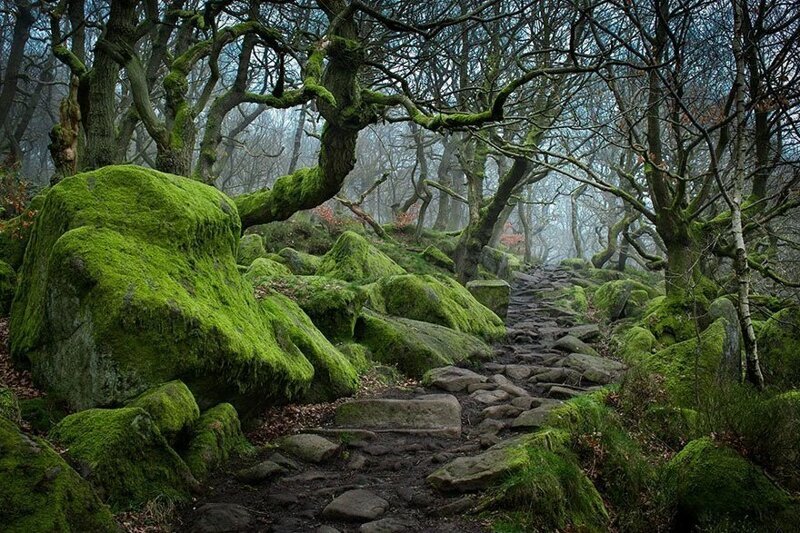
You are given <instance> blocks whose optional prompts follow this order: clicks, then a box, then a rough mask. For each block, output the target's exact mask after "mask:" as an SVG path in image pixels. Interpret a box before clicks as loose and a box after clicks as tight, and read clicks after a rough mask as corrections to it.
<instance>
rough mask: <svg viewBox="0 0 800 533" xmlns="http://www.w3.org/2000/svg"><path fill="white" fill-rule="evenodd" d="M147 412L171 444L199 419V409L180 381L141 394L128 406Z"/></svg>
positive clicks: (190, 393) (189, 392)
mask: <svg viewBox="0 0 800 533" xmlns="http://www.w3.org/2000/svg"><path fill="white" fill-rule="evenodd" d="M128 407H138V408H140V409H143V410H145V411H147V414H149V415H150V418H152V419H153V422H154V423H155V425H156V427H157V428H158V430H159V431H160V432H161V434H162V435H163V436H164V437H165V438H166V439H167V440H168V441H169V442H171V443H174V442H175V441H176V439H177V438H178V437H180V436H181V435H185V434H186V433H187V432H188V431H189V430H190V429H191V427H192V425H193V424H194V423H195V422H196V421H197V419H198V418H200V408H199V407H197V402H195V400H194V396H192V392H191V391H190V390H189V389H188V387H186V385H184V384H183V382H182V381H177V380H176V381H170V382H169V383H165V384H163V385H160V386H158V387H155V388H154V389H150V390H149V391H147V392H145V393H143V394H141V395H140V396H139V397H138V398H136V399H134V400H133V401H132V402H130V403H129V404H128Z"/></svg>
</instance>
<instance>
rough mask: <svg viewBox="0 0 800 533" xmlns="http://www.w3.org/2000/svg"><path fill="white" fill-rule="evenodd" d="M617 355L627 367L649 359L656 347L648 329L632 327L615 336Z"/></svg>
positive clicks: (653, 337) (654, 339)
mask: <svg viewBox="0 0 800 533" xmlns="http://www.w3.org/2000/svg"><path fill="white" fill-rule="evenodd" d="M613 341H614V343H615V344H616V348H617V355H619V356H620V357H621V358H622V360H623V361H625V362H626V363H628V364H629V365H632V364H635V363H638V362H640V361H642V360H643V359H647V358H649V356H650V355H651V354H652V353H653V348H654V347H655V346H656V338H655V336H654V335H653V334H652V333H650V330H649V329H645V328H643V327H641V326H633V327H632V328H630V329H628V330H626V331H625V332H623V333H621V334H618V335H615V336H614V337H613Z"/></svg>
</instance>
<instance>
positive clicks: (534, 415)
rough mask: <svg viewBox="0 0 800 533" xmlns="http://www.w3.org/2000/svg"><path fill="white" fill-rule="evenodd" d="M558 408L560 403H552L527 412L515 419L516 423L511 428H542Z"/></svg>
mask: <svg viewBox="0 0 800 533" xmlns="http://www.w3.org/2000/svg"><path fill="white" fill-rule="evenodd" d="M557 406H558V403H556V402H550V403H544V404H542V405H540V406H539V407H536V408H534V409H530V410H528V411H525V412H523V413H521V414H520V415H519V416H518V417H517V418H515V419H514V421H513V422H512V423H511V427H512V428H517V429H523V428H538V427H541V426H543V425H544V424H545V422H547V419H548V417H549V416H550V411H552V410H553V409H554V408H555V407H557Z"/></svg>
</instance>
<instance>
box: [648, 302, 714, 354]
mask: <svg viewBox="0 0 800 533" xmlns="http://www.w3.org/2000/svg"><path fill="white" fill-rule="evenodd" d="M704 313H705V308H704V307H701V306H698V307H695V305H694V304H693V303H692V302H690V301H687V300H685V299H683V298H667V297H666V296H659V297H657V298H654V299H653V300H652V301H651V302H650V304H649V305H648V306H647V309H646V310H645V311H644V316H643V318H642V319H641V325H642V326H643V327H646V328H647V329H649V330H650V332H651V333H652V334H653V335H654V336H655V338H656V340H657V341H658V343H659V344H660V345H663V346H668V345H670V344H673V343H675V342H681V341H685V340H687V339H690V338H692V337H695V336H696V335H697V325H696V322H695V320H694V318H693V317H694V316H699V315H702V314H704Z"/></svg>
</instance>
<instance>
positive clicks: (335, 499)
mask: <svg viewBox="0 0 800 533" xmlns="http://www.w3.org/2000/svg"><path fill="white" fill-rule="evenodd" d="M574 275H575V274H574V273H573V272H571V271H566V270H560V269H557V268H540V269H536V270H534V271H532V272H529V273H527V274H517V277H516V279H515V282H514V283H513V285H512V293H511V301H510V305H509V311H508V317H507V321H506V323H507V326H508V338H507V340H506V342H505V343H503V344H499V345H497V346H496V347H495V357H494V359H493V360H492V361H491V362H486V363H485V364H483V365H481V367H480V368H477V369H473V370H467V369H462V368H456V367H444V368H441V369H436V370H435V371H433V372H432V381H431V383H430V385H429V386H428V387H427V388H419V389H416V390H413V391H409V390H399V389H398V390H389V391H387V392H385V393H382V395H381V397H378V398H370V399H366V400H353V401H350V402H347V403H345V404H343V405H341V406H340V407H339V408H338V409H337V412H336V416H335V420H334V421H332V424H331V425H330V426H328V427H325V428H319V429H317V430H312V431H307V432H306V434H301V435H296V436H289V437H286V438H284V439H281V440H279V441H278V445H279V448H278V449H277V450H275V451H265V452H263V453H262V454H261V455H260V456H259V457H257V458H249V459H247V460H243V461H242V462H240V463H239V464H232V465H230V467H229V471H228V472H220V473H218V474H217V476H216V477H215V478H213V479H212V480H211V482H210V485H211V486H210V488H209V490H208V491H207V492H206V494H205V495H204V496H203V497H202V498H201V499H200V501H198V502H196V503H195V504H194V505H193V506H191V507H189V508H187V509H185V510H184V512H183V514H182V517H181V518H182V524H181V525H179V526H178V528H177V529H178V530H180V531H191V532H223V531H273V532H281V533H294V532H298V533H299V532H319V533H335V532H337V531H338V532H354V531H359V532H372V533H389V532H402V531H408V532H419V531H430V532H444V533H446V532H453V533H455V532H458V533H469V532H478V531H489V530H490V529H489V524H488V523H486V522H483V521H481V520H480V519H479V518H477V517H474V516H470V515H469V514H468V513H467V511H468V510H469V509H470V508H471V507H472V506H473V505H474V502H475V498H476V496H475V494H474V493H475V491H480V490H481V489H483V488H486V487H487V486H489V485H490V484H492V483H494V482H496V481H497V480H498V479H501V478H502V476H503V475H504V472H503V471H502V470H498V469H497V466H496V461H495V462H493V460H492V459H493V457H494V456H495V455H496V454H499V453H501V452H502V448H503V446H504V443H507V442H509V440H508V439H510V438H512V437H513V436H514V435H515V434H519V433H521V432H528V431H531V430H534V429H535V428H537V427H538V426H539V425H541V424H542V423H543V421H544V420H545V419H546V416H547V413H548V411H549V410H551V409H552V408H553V407H555V406H557V405H558V404H559V403H561V402H562V401H564V400H565V399H569V398H572V397H574V396H576V395H580V394H583V393H585V392H587V391H591V390H593V389H596V388H598V387H600V386H602V385H605V384H608V383H611V382H613V381H615V380H618V379H619V377H620V376H621V373H622V371H623V367H622V365H621V364H619V363H617V362H614V361H611V360H608V359H602V358H600V357H597V356H596V352H595V351H594V349H593V348H592V347H591V344H592V343H593V342H594V341H597V340H599V338H600V330H599V329H598V327H597V326H595V325H585V324H580V323H579V322H578V318H577V316H576V315H575V314H574V313H573V312H571V311H569V310H567V309H562V308H560V307H558V306H557V305H556V304H555V303H554V301H553V300H554V299H555V296H556V295H555V292H554V291H556V290H557V289H559V288H563V287H567V286H570V285H571V284H572V283H571V281H572V277H573V276H574ZM443 467H444V468H443ZM434 472H437V474H436V475H431V474H432V473H434Z"/></svg>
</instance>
